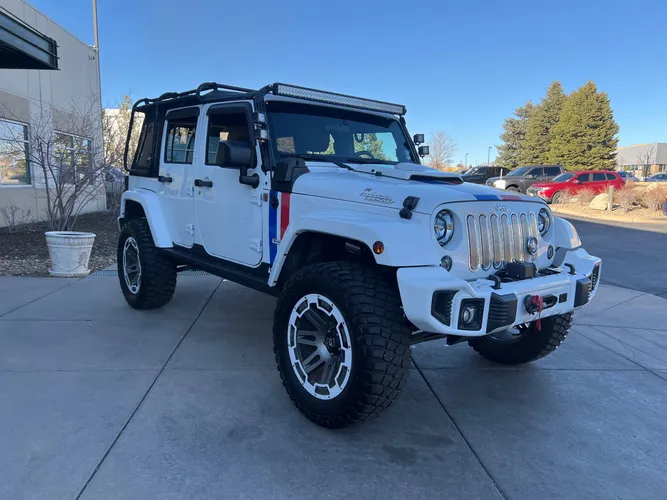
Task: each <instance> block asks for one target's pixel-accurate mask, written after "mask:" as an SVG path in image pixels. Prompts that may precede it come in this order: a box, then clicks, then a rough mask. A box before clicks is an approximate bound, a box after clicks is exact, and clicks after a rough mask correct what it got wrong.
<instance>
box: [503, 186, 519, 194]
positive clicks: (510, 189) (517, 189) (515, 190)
mask: <svg viewBox="0 0 667 500" xmlns="http://www.w3.org/2000/svg"><path fill="white" fill-rule="evenodd" d="M506 191H514V192H516V193H518V192H519V188H518V187H516V186H510V187H508V188H507V189H506Z"/></svg>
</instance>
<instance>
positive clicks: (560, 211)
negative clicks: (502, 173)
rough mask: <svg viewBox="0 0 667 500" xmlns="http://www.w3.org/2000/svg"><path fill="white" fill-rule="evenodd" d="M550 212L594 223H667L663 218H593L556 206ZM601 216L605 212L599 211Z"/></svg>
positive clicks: (666, 218)
mask: <svg viewBox="0 0 667 500" xmlns="http://www.w3.org/2000/svg"><path fill="white" fill-rule="evenodd" d="M551 211H552V212H553V213H556V214H562V215H573V216H575V217H579V218H580V219H590V220H596V221H601V222H604V221H607V222H621V223H623V222H624V223H626V224H628V223H641V224H665V223H667V217H665V219H664V220H654V219H641V218H637V217H629V218H628V217H618V216H613V215H611V216H609V217H595V216H592V215H588V214H582V213H580V212H578V211H576V210H569V209H567V208H558V207H557V205H551ZM600 213H601V214H604V213H606V212H605V211H601V212H600Z"/></svg>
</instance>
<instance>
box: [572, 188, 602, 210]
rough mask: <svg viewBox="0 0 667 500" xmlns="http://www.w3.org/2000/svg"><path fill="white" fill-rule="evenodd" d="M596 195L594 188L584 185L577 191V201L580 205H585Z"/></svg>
mask: <svg viewBox="0 0 667 500" xmlns="http://www.w3.org/2000/svg"><path fill="white" fill-rule="evenodd" d="M597 195H598V193H597V192H596V191H595V189H592V188H587V187H585V188H583V189H580V190H579V191H577V201H578V202H579V205H581V206H582V207H587V206H588V205H590V204H591V201H593V199H595V197H596V196H597Z"/></svg>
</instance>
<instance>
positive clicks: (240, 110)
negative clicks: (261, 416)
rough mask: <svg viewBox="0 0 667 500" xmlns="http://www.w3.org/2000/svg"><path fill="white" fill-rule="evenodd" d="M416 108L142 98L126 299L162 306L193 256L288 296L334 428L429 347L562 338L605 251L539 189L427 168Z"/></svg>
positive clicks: (275, 96) (285, 320) (372, 401)
mask: <svg viewBox="0 0 667 500" xmlns="http://www.w3.org/2000/svg"><path fill="white" fill-rule="evenodd" d="M405 112H406V109H405V107H404V106H401V105H397V104H390V103H386V102H381V101H374V100H369V99H364V98H359V97H353V96H347V95H341V94H335V93H330V92H324V91H320V90H315V89H307V88H303V87H297V86H293V85H285V84H281V83H277V84H274V85H269V86H266V87H264V88H262V89H260V90H252V89H245V88H239V87H231V86H228V85H220V84H217V83H205V84H202V85H200V86H199V88H197V89H196V90H192V91H189V92H183V93H168V94H164V95H162V96H160V97H159V98H156V99H142V100H140V101H138V102H137V103H136V104H135V105H134V107H133V112H132V120H131V124H130V133H131V129H132V127H133V123H134V122H135V116H136V114H137V113H141V114H142V115H143V123H142V125H141V127H142V129H141V136H140V140H139V145H138V147H137V151H136V152H135V153H134V157H133V158H132V161H131V165H129V167H130V168H129V172H130V175H129V178H128V185H127V187H126V190H125V192H124V194H123V198H122V205H121V215H120V220H119V223H120V227H121V236H120V242H119V245H118V275H119V280H120V286H121V289H122V291H123V295H124V296H125V299H126V300H127V302H128V303H129V304H130V305H131V306H132V307H134V308H137V309H150V308H156V307H160V306H163V305H165V304H167V303H168V302H169V300H170V299H171V297H172V295H173V293H174V289H175V287H176V276H177V273H178V272H179V270H182V269H186V268H196V269H200V270H204V271H207V272H209V273H212V274H215V275H217V276H221V277H223V278H226V279H229V280H231V281H235V282H237V283H240V284H242V285H244V286H248V287H251V288H253V289H256V290H260V291H262V292H266V293H269V294H273V295H275V296H277V297H278V301H277V308H276V311H275V320H274V326H273V336H274V351H275V355H276V361H277V363H278V369H279V371H280V375H281V377H282V380H283V384H284V386H285V388H286V389H287V393H288V394H289V396H290V398H291V399H292V401H293V402H294V403H295V405H296V406H297V407H298V408H299V410H300V411H301V412H303V413H304V414H305V416H306V417H308V418H309V419H311V420H312V421H314V422H316V423H317V424H319V425H322V426H325V427H332V428H333V427H342V426H345V425H348V424H351V423H353V422H357V421H362V420H367V419H370V418H373V417H375V416H377V415H379V414H380V413H382V412H383V411H384V410H386V409H387V408H389V407H390V406H391V405H392V404H393V403H394V401H396V399H397V398H398V396H399V395H400V393H401V391H402V390H403V388H404V387H405V383H406V379H407V376H408V371H409V367H410V347H411V346H413V345H414V344H416V343H419V342H424V341H427V340H436V339H440V340H443V341H445V342H446V343H447V344H454V343H457V342H460V341H467V342H468V343H469V344H470V345H471V346H472V347H473V348H474V349H475V350H476V351H477V352H479V353H480V354H481V355H482V356H484V357H485V358H488V359H490V360H492V361H495V362H498V363H504V364H520V363H527V362H530V361H533V360H536V359H538V358H541V357H543V356H545V355H547V354H548V353H550V352H551V351H553V350H554V349H556V348H557V347H558V345H559V344H560V343H561V342H562V341H563V339H564V338H565V336H566V335H567V333H568V330H569V328H570V324H571V321H572V313H573V311H574V310H576V309H578V308H580V307H582V306H584V305H585V304H586V303H587V302H588V301H589V299H590V298H591V297H592V296H593V295H594V294H595V293H596V291H597V284H598V283H599V278H600V259H598V258H596V257H592V256H590V255H588V253H586V251H585V250H584V249H583V248H581V242H580V240H579V237H578V235H577V232H576V231H575V229H574V227H573V226H572V225H571V224H570V223H569V222H567V221H565V220H563V219H560V218H557V217H554V216H553V215H552V213H551V211H550V210H549V207H548V206H547V205H546V204H545V203H544V202H542V201H541V200H539V199H536V198H533V197H526V196H520V195H517V194H507V193H505V192H504V191H499V190H496V189H493V188H490V187H486V186H480V185H477V184H468V183H464V182H463V181H462V180H461V178H460V177H458V176H457V175H453V174H448V173H444V172H440V171H437V170H433V169H430V168H427V167H424V166H422V165H421V164H420V157H422V156H424V155H425V154H428V147H427V146H419V144H421V143H423V136H422V135H416V136H415V137H414V140H412V139H410V136H409V135H408V131H407V129H406V126H405V119H404V114H405ZM128 144H129V135H128ZM416 146H419V147H416ZM126 149H127V148H126ZM125 161H126V168H127V166H128V165H127V151H126V159H125Z"/></svg>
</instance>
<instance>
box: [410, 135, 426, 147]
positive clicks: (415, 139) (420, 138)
mask: <svg viewBox="0 0 667 500" xmlns="http://www.w3.org/2000/svg"><path fill="white" fill-rule="evenodd" d="M412 142H414V143H415V144H416V145H417V146H419V145H420V144H424V134H415V135H413V136H412Z"/></svg>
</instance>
